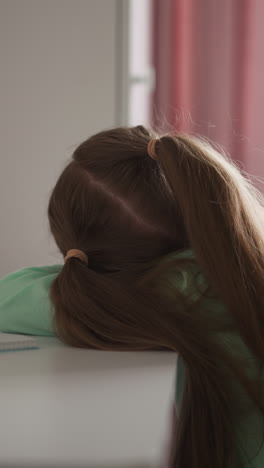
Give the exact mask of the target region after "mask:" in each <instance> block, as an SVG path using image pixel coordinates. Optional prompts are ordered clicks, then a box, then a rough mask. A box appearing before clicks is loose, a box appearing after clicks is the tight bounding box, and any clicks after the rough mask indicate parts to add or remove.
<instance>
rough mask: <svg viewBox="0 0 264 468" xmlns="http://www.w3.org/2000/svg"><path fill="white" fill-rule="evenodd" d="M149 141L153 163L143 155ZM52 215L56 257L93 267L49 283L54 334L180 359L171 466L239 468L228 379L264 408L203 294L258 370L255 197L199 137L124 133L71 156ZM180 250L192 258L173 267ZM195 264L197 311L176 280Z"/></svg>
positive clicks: (261, 253) (70, 268) (259, 234)
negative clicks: (224, 315) (181, 388)
mask: <svg viewBox="0 0 264 468" xmlns="http://www.w3.org/2000/svg"><path fill="white" fill-rule="evenodd" d="M155 137H156V138H158V141H157V142H156V145H155V152H156V155H157V160H155V159H153V158H151V157H150V156H149V154H148V151H147V148H148V143H149V142H150V140H151V139H152V138H155ZM48 215H49V222H50V229H51V232H52V234H53V236H54V238H55V241H56V243H57V245H58V248H59V250H60V251H61V253H62V255H63V256H65V255H66V253H67V251H68V250H70V249H72V248H75V249H80V250H82V251H83V252H85V253H86V255H87V256H88V259H89V263H88V266H87V265H85V264H84V263H83V262H81V261H80V260H79V259H77V258H74V257H72V258H70V259H69V260H67V262H66V263H65V265H64V266H63V268H62V271H61V273H60V274H59V275H58V277H57V278H56V280H55V281H54V283H53V286H52V289H51V300H52V302H53V305H54V322H55V327H56V331H57V334H58V336H59V337H60V338H61V339H62V340H63V341H65V342H66V343H68V344H70V345H73V346H80V347H92V348H96V349H105V350H108V349H114V350H128V349H130V350H131V349H132V350H143V349H160V350H162V349H167V350H174V351H177V352H179V353H180V355H181V356H182V358H183V360H184V363H185V366H186V383H185V393H184V395H185V396H184V400H183V404H182V407H181V414H180V421H179V428H178V430H177V438H176V439H175V453H176V454H175V456H174V460H173V466H175V467H176V466H181V467H188V468H192V467H195V468H202V467H203V468H204V467H205V466H214V468H227V467H234V466H237V465H235V459H236V456H237V455H236V452H235V450H234V447H235V442H234V444H233V445H232V443H231V442H230V441H232V437H233V431H232V428H231V426H230V423H231V420H230V418H231V409H232V408H233V407H234V401H233V400H232V397H231V396H230V395H231V393H230V392H231V388H230V387H229V384H228V380H227V378H226V377H227V374H226V373H227V372H232V373H233V374H234V375H235V376H236V377H237V378H238V379H239V380H240V382H241V384H242V385H244V387H245V388H246V390H247V392H248V394H249V395H250V396H251V398H252V399H253V400H254V401H255V402H256V404H257V405H258V406H259V407H260V408H261V410H262V409H263V408H262V407H261V404H263V403H261V400H260V398H259V394H257V388H256V387H254V385H252V382H250V381H248V380H247V379H246V376H245V375H244V373H243V369H242V368H241V366H239V363H238V362H236V361H235V360H234V359H233V357H232V356H230V355H228V353H226V350H225V349H224V348H222V347H221V345H220V344H219V342H217V340H216V336H217V335H216V333H215V332H216V331H218V332H221V331H223V330H224V328H223V326H224V325H223V321H222V320H221V319H220V318H219V319H218V321H217V319H216V317H215V315H214V306H213V302H212V301H211V302H210V299H209V300H208V295H207V293H208V289H209V290H210V291H211V293H212V294H213V295H212V296H211V298H212V297H213V298H214V299H215V298H217V299H219V300H220V299H221V301H222V304H223V305H224V307H225V308H226V310H227V311H228V312H229V316H230V317H231V318H232V320H233V322H232V323H235V325H236V327H237V329H238V330H239V331H240V334H241V336H242V337H243V339H244V341H245V343H247V345H248V347H249V348H250V349H251V350H252V352H254V353H255V355H256V356H257V357H258V358H260V360H262V362H263V361H264V340H263V330H264V327H263V325H264V319H263V307H264V298H263V294H262V293H263V287H264V242H263V241H264V234H263V232H264V229H263V228H264V221H263V198H262V195H261V194H260V193H259V192H258V191H257V189H256V188H254V187H253V186H252V185H251V183H250V182H249V180H248V178H247V176H246V174H245V173H244V174H242V171H241V170H239V169H238V167H237V166H236V165H235V163H234V162H232V160H231V159H229V158H228V157H227V156H226V155H225V154H224V153H223V152H221V151H217V149H216V147H214V146H213V145H212V144H211V143H209V142H208V141H206V140H205V139H204V138H201V137H199V138H198V137H195V136H193V135H179V134H178V135H177V134H176V133H175V134H166V135H157V134H156V133H155V132H153V131H152V130H147V129H146V128H144V127H143V126H137V127H133V128H125V127H123V128H116V129H111V130H106V131H102V132H100V133H98V134H96V135H94V136H92V137H90V138H88V139H87V140H86V141H84V142H83V143H82V144H80V146H78V148H77V149H76V150H75V151H74V154H73V158H72V161H71V162H70V163H69V164H68V165H67V166H66V168H65V169H64V171H63V172H62V174H61V176H60V177H59V179H58V181H57V183H56V186H55V188H54V189H53V192H52V194H51V197H50V201H49V208H48ZM181 249H191V250H192V251H193V253H194V258H193V259H189V260H187V259H186V260H179V259H175V258H174V253H175V252H177V251H179V250H181ZM195 265H196V266H197V265H199V268H200V270H201V271H202V272H203V275H204V278H206V279H207V287H208V288H207V289H206V291H200V297H199V299H197V300H195V301H193V300H191V299H190V298H189V297H187V296H186V295H185V294H184V293H182V292H180V291H179V290H178V289H177V287H175V284H176V283H175V281H176V278H178V274H179V271H182V270H183V269H185V270H186V271H187V272H189V273H190V274H191V271H194V269H195ZM206 300H207V302H206ZM230 323H231V322H230ZM226 326H227V325H226V322H225V327H226ZM230 326H231V325H230ZM221 327H222V328H221ZM225 329H226V328H225ZM223 364H225V365H223ZM201 407H202V408H203V410H202V415H203V417H202V418H201ZM214 417H215V419H214ZM216 419H217V420H216ZM208 433H210V434H211V439H210V440H211V442H210V443H208ZM176 448H177V450H176Z"/></svg>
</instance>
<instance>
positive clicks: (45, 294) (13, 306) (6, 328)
mask: <svg viewBox="0 0 264 468" xmlns="http://www.w3.org/2000/svg"><path fill="white" fill-rule="evenodd" d="M172 255H173V256H174V257H175V258H192V257H194V255H193V251H192V250H190V249H186V250H181V251H179V252H174V253H173V254H172ZM61 268H62V265H51V266H43V267H30V268H24V269H21V270H18V271H15V272H14V273H11V274H10V275H8V276H6V277H4V278H2V279H0V331H1V332H7V333H22V334H29V335H36V336H54V335H55V330H54V328H53V312H52V305H51V302H50V298H49V291H50V287H51V284H52V282H53V281H54V279H55V278H56V276H57V275H58V274H59V272H60V271H61ZM197 272H198V278H197V281H198V282H199V283H204V282H206V280H205V278H204V276H203V274H202V273H201V272H200V270H199V267H198V265H197V264H195V265H194V266H192V267H191V268H189V267H188V268H186V270H184V271H181V272H180V274H177V275H176V276H175V287H177V288H179V289H180V290H181V291H183V292H184V293H186V294H192V296H193V297H195V296H196V295H197V294H198V293H197V291H195V290H194V287H193V286H194V283H193V279H194V275H195V274H197ZM211 306H212V311H213V312H214V313H220V314H222V313H225V312H226V311H225V308H224V306H223V304H222V303H221V302H220V301H214V302H211ZM221 339H223V340H224V341H225V344H226V346H229V347H230V352H233V350H236V351H238V352H240V353H241V355H242V356H243V357H245V363H246V362H247V364H250V362H251V361H252V356H251V353H250V352H249V350H248V348H247V347H246V346H245V344H244V342H243V341H242V340H241V338H240V336H239V335H238V334H236V335H234V334H229V335H228V334H226V335H225V336H224V337H223V336H222V337H221ZM184 372H185V370H184V363H183V360H182V358H181V357H180V356H178V366H177V375H176V396H175V400H176V407H177V410H178V411H179V409H180V406H181V400H182V395H183V391H184ZM238 398H240V395H238ZM262 423H263V421H262V415H261V414H260V412H252V414H250V416H249V417H247V419H246V420H245V421H244V422H243V424H240V425H239V428H237V433H238V439H239V442H240V445H241V447H242V448H243V450H244V451H245V452H244V453H246V454H248V456H249V457H251V458H252V457H253V456H254V455H255V453H256V452H257V450H258V448H259V446H260V445H261V441H262V435H263V429H264V427H263V425H262ZM241 457H242V459H243V461H244V464H243V465H242V466H243V467H245V468H249V467H252V468H263V467H264V445H263V447H262V449H261V450H260V452H259V453H258V455H257V456H256V457H255V458H253V460H252V461H251V463H249V462H248V461H247V458H245V459H244V458H243V457H244V455H243V454H242V456H241ZM245 457H246V455H245Z"/></svg>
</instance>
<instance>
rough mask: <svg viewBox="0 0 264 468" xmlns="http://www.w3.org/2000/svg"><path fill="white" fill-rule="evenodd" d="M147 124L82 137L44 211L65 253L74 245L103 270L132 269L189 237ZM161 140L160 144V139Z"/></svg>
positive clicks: (93, 265)
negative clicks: (151, 151) (154, 156)
mask: <svg viewBox="0 0 264 468" xmlns="http://www.w3.org/2000/svg"><path fill="white" fill-rule="evenodd" d="M152 136H153V134H151V133H150V132H148V131H147V130H146V129H144V127H135V128H117V129H115V130H109V131H104V132H101V133H99V134H97V135H94V136H92V137H91V138H89V139H88V140H86V141H85V142H83V143H82V144H81V145H80V146H79V147H78V148H77V149H76V150H75V152H74V154H73V161H72V162H71V163H70V164H69V165H68V166H67V167H66V168H65V170H64V171H63V173H62V175H61V176H60V178H59V180H58V182H57V185H56V187H55V189H54V191H53V194H52V197H51V201H50V207H49V219H50V226H51V230H52V233H53V235H54V237H55V240H56V242H57V244H58V246H59V249H60V251H61V252H62V254H63V255H65V253H66V252H67V250H68V249H69V248H71V247H74V248H79V249H81V250H83V251H84V252H86V253H87V254H88V256H89V262H90V267H91V268H94V269H95V270H97V269H99V270H100V271H101V270H103V269H105V270H106V271H116V270H123V271H129V270H133V269H137V268H140V266H141V265H142V264H144V263H146V262H149V261H151V260H153V259H155V258H157V257H158V256H161V255H164V254H166V253H168V252H171V251H172V250H177V249H179V248H182V247H184V246H187V245H189V243H188V240H187V239H186V233H185V229H184V226H183V221H182V218H181V215H180V212H179V209H177V207H176V206H175V200H174V197H173V196H172V194H171V192H170V189H169V185H168V183H167V181H166V179H165V178H164V176H163V175H162V173H161V169H160V166H159V164H158V163H157V162H156V161H155V160H154V159H152V158H151V157H150V156H149V155H148V152H147V146H148V142H149V140H150V138H151V137H152ZM157 146H158V145H157Z"/></svg>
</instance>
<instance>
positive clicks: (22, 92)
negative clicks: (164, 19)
mask: <svg viewBox="0 0 264 468" xmlns="http://www.w3.org/2000/svg"><path fill="white" fill-rule="evenodd" d="M117 13H118V15H120V1H118V0H0V64H1V75H0V106H1V113H0V137H1V153H0V215H1V231H0V258H1V261H0V275H1V276H2V275H4V274H6V273H9V272H11V271H14V270H16V269H19V268H22V267H25V266H32V265H36V266H37V265H46V264H52V263H62V258H61V256H60V254H59V253H58V251H57V248H56V246H55V244H54V243H53V240H52V238H51V236H50V234H49V232H48V224H47V217H46V209H47V203H48V197H49V193H50V190H51V188H52V187H53V185H54V183H55V181H56V179H57V177H58V175H59V173H60V172H61V170H62V169H63V167H64V166H65V164H66V162H67V161H68V160H69V157H70V155H71V153H72V152H73V150H74V148H75V147H76V146H77V145H78V144H79V143H80V142H81V141H82V140H84V139H85V138H87V137H88V136H89V135H90V134H91V133H93V132H95V131H99V130H101V129H103V128H106V127H111V126H114V125H115V124H116V122H117V120H118V116H117V109H118V108H119V107H120V106H119V102H118V99H119V98H120V96H118V94H117V91H116V90H117V89H118V87H117V78H118V79H119V80H120V76H118V77H117V74H118V60H119V58H118V57H117V53H118V42H119V40H120V38H119V39H118V24H116V23H117V18H118V15H117ZM118 123H120V122H118Z"/></svg>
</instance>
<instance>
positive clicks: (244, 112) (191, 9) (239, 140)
mask: <svg viewBox="0 0 264 468" xmlns="http://www.w3.org/2000/svg"><path fill="white" fill-rule="evenodd" d="M153 9H154V11H153V41H152V43H153V66H154V68H155V70H156V89H155V91H154V93H153V106H152V109H153V110H152V125H153V126H154V127H156V128H159V129H161V130H166V129H169V128H171V127H173V128H176V129H177V130H179V131H183V132H192V133H196V134H201V135H205V136H206V137H209V138H210V139H212V140H213V141H215V142H216V143H219V144H220V145H221V146H222V147H224V149H225V150H226V151H227V152H228V153H229V154H230V155H231V156H232V157H233V158H234V159H235V160H236V161H237V162H238V163H239V165H240V166H241V167H242V168H243V169H245V170H247V171H249V172H251V174H254V175H258V176H264V143H263V137H262V135H263V134H264V132H263V130H262V112H263V111H262V109H263V100H262V102H261V98H262V99H263V95H264V94H263V91H262V87H263V78H264V65H263V54H264V50H263V46H264V33H263V31H264V27H263V26H264V20H263V18H264V2H263V1H262V0H232V1H230V0H221V1H218V0H153ZM260 43H261V44H262V45H261V46H260ZM260 77H261V78H262V80H261V79H260ZM256 185H258V182H256ZM259 188H261V189H262V190H263V187H262V186H259Z"/></svg>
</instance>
